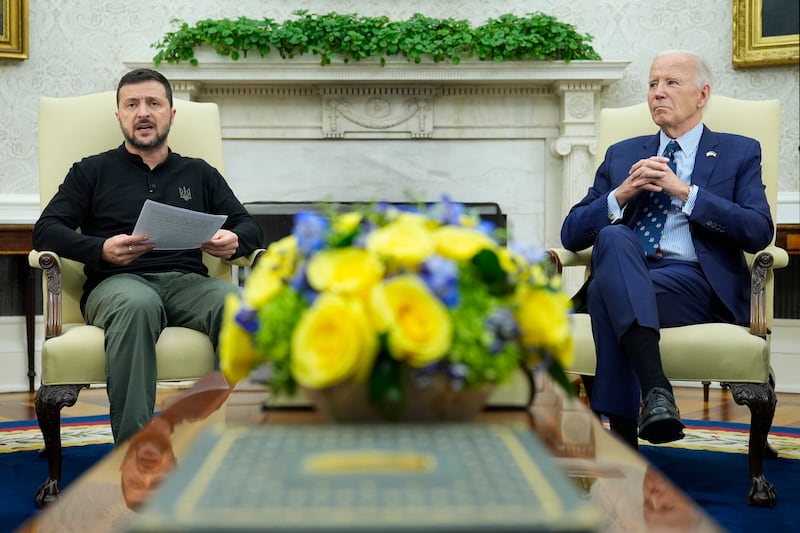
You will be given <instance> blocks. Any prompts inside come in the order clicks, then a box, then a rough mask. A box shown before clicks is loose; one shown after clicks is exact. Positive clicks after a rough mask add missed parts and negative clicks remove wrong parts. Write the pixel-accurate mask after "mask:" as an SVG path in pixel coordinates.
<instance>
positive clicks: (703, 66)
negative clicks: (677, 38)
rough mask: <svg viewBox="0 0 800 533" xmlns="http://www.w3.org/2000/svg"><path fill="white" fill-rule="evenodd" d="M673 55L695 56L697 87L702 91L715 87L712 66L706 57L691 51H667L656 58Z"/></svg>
mask: <svg viewBox="0 0 800 533" xmlns="http://www.w3.org/2000/svg"><path fill="white" fill-rule="evenodd" d="M672 54H686V55H690V56H693V57H694V58H695V70H694V79H695V82H697V86H698V87H699V88H700V89H702V88H703V86H704V85H708V86H709V87H710V86H712V85H713V82H714V79H713V75H712V74H711V64H710V63H709V62H708V60H707V59H706V58H705V57H703V56H701V55H700V54H696V53H694V52H691V51H689V50H667V51H665V52H661V53H660V54H658V55H656V57H662V56H667V55H672Z"/></svg>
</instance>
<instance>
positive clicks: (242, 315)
mask: <svg viewBox="0 0 800 533" xmlns="http://www.w3.org/2000/svg"><path fill="white" fill-rule="evenodd" d="M236 322H237V323H238V324H239V325H240V326H242V328H244V330H245V331H247V332H248V333H251V334H252V333H255V332H256V331H258V326H259V322H258V313H257V312H256V310H255V309H250V308H248V307H246V306H244V305H243V306H242V308H241V309H239V311H238V312H237V313H236Z"/></svg>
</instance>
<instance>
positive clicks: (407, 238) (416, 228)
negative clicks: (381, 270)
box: [367, 214, 435, 269]
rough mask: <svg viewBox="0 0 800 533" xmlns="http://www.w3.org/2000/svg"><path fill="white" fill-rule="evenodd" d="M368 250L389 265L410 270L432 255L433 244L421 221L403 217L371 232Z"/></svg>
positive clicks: (419, 218) (407, 215)
mask: <svg viewBox="0 0 800 533" xmlns="http://www.w3.org/2000/svg"><path fill="white" fill-rule="evenodd" d="M367 250H369V251H370V252H372V253H374V254H376V255H378V256H379V257H381V258H383V259H385V260H386V261H388V262H390V263H393V264H396V265H398V266H401V267H405V268H411V269H413V268H416V267H417V265H419V264H420V263H422V262H423V261H425V260H426V259H427V258H428V257H430V256H431V255H432V254H433V252H434V250H435V242H434V240H433V236H432V235H431V232H430V230H429V229H428V228H427V225H426V220H425V219H424V218H422V217H419V216H415V215H411V214H404V215H401V216H399V217H398V218H397V219H395V220H394V221H393V222H391V223H389V224H387V225H386V226H383V227H382V228H378V229H376V230H375V231H373V232H372V233H370V235H369V237H367Z"/></svg>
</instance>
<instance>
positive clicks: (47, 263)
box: [28, 250, 62, 339]
mask: <svg viewBox="0 0 800 533" xmlns="http://www.w3.org/2000/svg"><path fill="white" fill-rule="evenodd" d="M28 264H29V265H30V266H31V267H33V268H39V269H41V270H42V271H43V273H44V275H45V279H46V280H47V294H45V295H44V306H45V313H44V314H45V316H46V317H47V319H46V322H45V326H44V335H45V339H49V338H51V337H57V336H59V335H61V325H62V317H61V258H60V257H59V256H58V254H56V253H55V252H48V251H44V252H39V251H37V250H32V251H31V252H30V253H29V254H28Z"/></svg>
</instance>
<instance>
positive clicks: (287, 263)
mask: <svg viewBox="0 0 800 533" xmlns="http://www.w3.org/2000/svg"><path fill="white" fill-rule="evenodd" d="M297 254H298V247H297V237H295V236H294V235H289V236H288V237H284V238H283V239H280V240H279V241H275V242H273V243H272V244H270V245H269V248H267V251H266V252H264V253H263V254H262V255H261V257H259V258H258V263H256V267H255V268H256V269H260V268H265V269H267V270H273V271H275V273H276V274H278V276H280V277H282V278H284V279H288V278H290V277H292V274H294V269H295V264H296V263H297Z"/></svg>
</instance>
